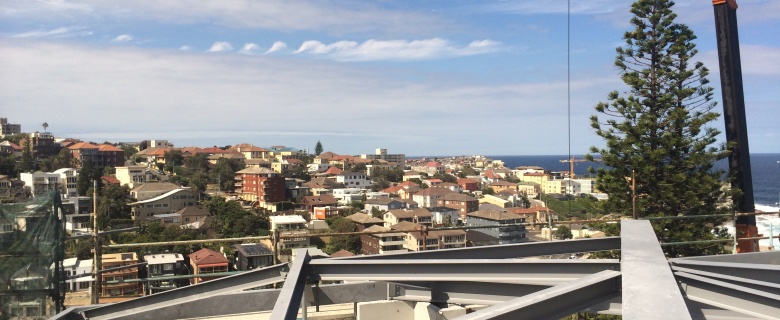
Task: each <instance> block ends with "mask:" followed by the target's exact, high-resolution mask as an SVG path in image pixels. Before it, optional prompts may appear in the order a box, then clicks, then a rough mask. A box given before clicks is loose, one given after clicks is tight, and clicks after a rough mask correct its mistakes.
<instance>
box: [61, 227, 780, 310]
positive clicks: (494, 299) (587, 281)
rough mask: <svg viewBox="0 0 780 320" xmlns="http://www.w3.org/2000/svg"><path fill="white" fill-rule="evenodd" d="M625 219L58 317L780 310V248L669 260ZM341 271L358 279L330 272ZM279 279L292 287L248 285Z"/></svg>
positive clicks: (270, 274) (312, 265) (297, 265)
mask: <svg viewBox="0 0 780 320" xmlns="http://www.w3.org/2000/svg"><path fill="white" fill-rule="evenodd" d="M621 228H622V230H621V234H622V235H623V236H622V237H611V238H600V239H582V240H567V241H556V242H539V243H522V244H511V245H500V246H486V247H475V248H458V249H447V250H437V251H427V252H414V253H404V254H394V255H374V256H356V257H348V258H329V259H311V258H310V257H309V256H308V254H307V253H306V250H304V249H300V251H298V252H297V258H296V259H295V261H294V262H292V263H291V264H290V265H289V266H288V265H286V264H282V265H277V266H272V267H267V268H263V269H258V270H254V271H249V272H246V273H242V274H238V275H234V276H229V277H225V278H221V279H217V280H212V281H208V282H204V283H201V284H198V285H194V286H189V287H184V288H179V289H174V290H170V291H166V292H161V293H158V294H154V295H151V296H146V297H141V298H137V299H134V300H130V301H126V302H121V303H114V304H109V305H100V306H95V307H91V306H90V307H79V308H71V309H68V310H66V311H64V312H62V313H61V314H59V315H58V317H57V318H60V319H172V318H177V319H184V318H198V317H218V316H227V315H232V314H247V313H250V314H251V313H258V312H270V313H271V319H296V317H297V316H298V311H299V309H301V306H307V305H312V306H321V305H329V304H341V303H357V302H366V301H376V300H403V301H418V302H419V301H425V302H431V303H435V304H439V305H443V304H448V303H449V304H463V305H469V304H483V305H489V306H490V307H488V308H485V309H482V310H479V311H476V312H473V313H470V314H467V315H465V316H462V317H460V318H458V319H559V318H561V317H564V316H566V315H569V314H573V313H576V312H592V313H602V314H620V315H622V316H623V318H624V319H780V252H762V253H745V254H736V255H720V256H704V257H692V258H678V259H668V260H667V259H666V258H665V257H664V255H663V252H662V251H661V247H660V244H659V243H658V241H657V240H656V237H655V234H654V232H653V229H652V227H651V226H650V222H649V221H646V220H626V221H623V222H621ZM603 250H621V260H620V261H618V260H587V259H552V260H551V259H523V258H526V257H531V256H543V255H553V254H561V253H579V252H592V251H603ZM334 280H348V281H349V283H340V284H330V285H319V284H318V283H321V281H334ZM279 282H283V283H284V284H283V288H282V289H265V290H247V289H250V288H256V287H259V286H264V285H268V284H270V283H279ZM313 284H314V285H313ZM302 310H305V308H302ZM301 316H303V317H304V318H305V317H306V313H305V311H302V314H301Z"/></svg>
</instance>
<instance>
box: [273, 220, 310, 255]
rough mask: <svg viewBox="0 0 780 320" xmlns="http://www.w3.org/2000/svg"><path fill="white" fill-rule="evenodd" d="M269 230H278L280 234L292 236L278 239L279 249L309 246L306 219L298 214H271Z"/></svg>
mask: <svg viewBox="0 0 780 320" xmlns="http://www.w3.org/2000/svg"><path fill="white" fill-rule="evenodd" d="M269 219H270V220H271V232H276V231H278V232H279V235H280V236H292V238H281V239H279V243H278V245H279V249H280V250H281V249H288V248H289V249H292V248H305V247H308V246H309V237H308V235H309V230H308V229H307V228H306V220H305V219H303V217H301V216H299V215H291V216H272V217H270V218H269Z"/></svg>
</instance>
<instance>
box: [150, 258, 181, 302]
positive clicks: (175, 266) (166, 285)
mask: <svg viewBox="0 0 780 320" xmlns="http://www.w3.org/2000/svg"><path fill="white" fill-rule="evenodd" d="M144 261H146V276H147V277H148V278H150V280H149V282H148V284H147V286H146V293H147V294H154V293H158V292H163V291H168V290H171V289H175V288H177V287H179V285H178V284H177V281H175V280H172V279H165V280H154V278H160V277H166V276H175V275H181V274H185V272H184V256H182V255H181V254H178V253H158V254H148V255H145V256H144Z"/></svg>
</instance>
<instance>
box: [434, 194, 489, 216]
mask: <svg viewBox="0 0 780 320" xmlns="http://www.w3.org/2000/svg"><path fill="white" fill-rule="evenodd" d="M436 205H437V206H439V207H447V208H453V209H456V210H458V212H459V213H460V215H461V216H464V217H465V216H466V213H469V212H473V211H477V210H479V200H477V198H474V197H472V196H470V195H467V194H463V193H454V192H453V193H447V194H444V195H443V196H441V197H440V198H438V199H436Z"/></svg>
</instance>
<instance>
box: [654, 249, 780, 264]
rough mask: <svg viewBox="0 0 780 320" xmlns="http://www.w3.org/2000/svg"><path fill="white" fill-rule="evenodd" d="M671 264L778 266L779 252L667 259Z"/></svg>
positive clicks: (779, 261)
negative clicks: (724, 263) (697, 262)
mask: <svg viewBox="0 0 780 320" xmlns="http://www.w3.org/2000/svg"><path fill="white" fill-rule="evenodd" d="M669 261H671V262H677V261H711V262H733V263H757V264H773V265H780V251H767V252H750V253H740V254H721V255H717V256H698V257H685V258H674V259H669Z"/></svg>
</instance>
